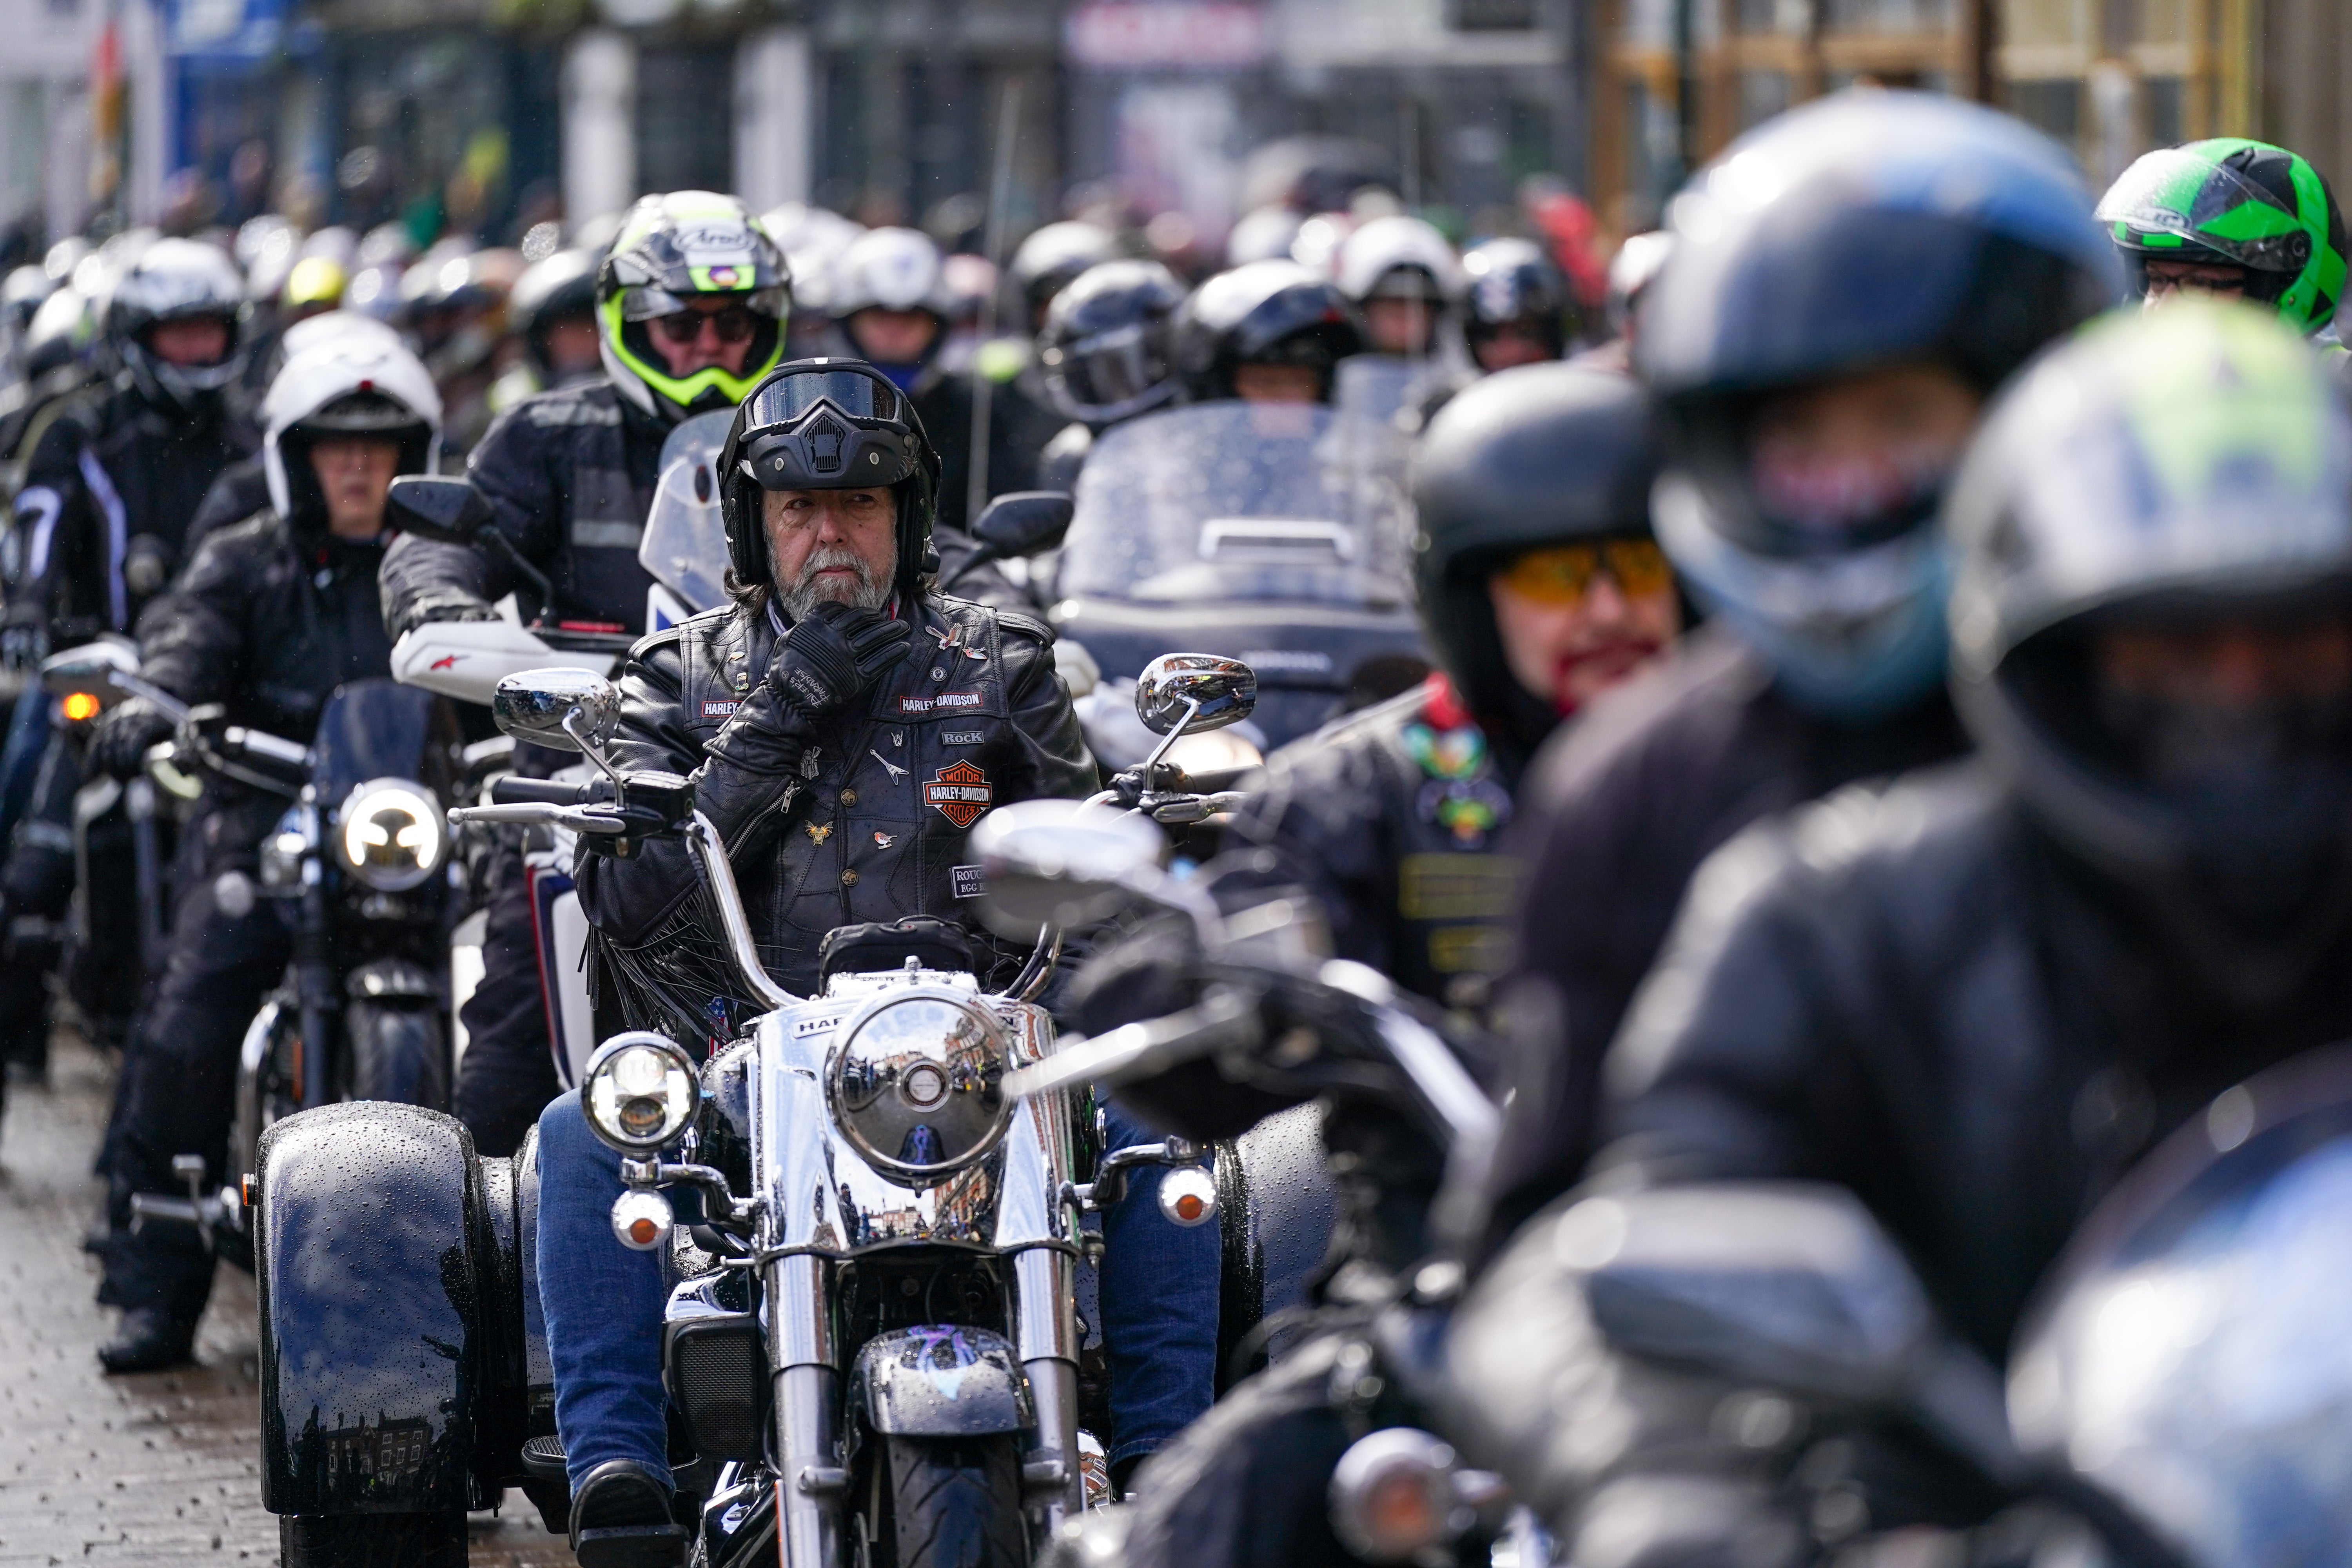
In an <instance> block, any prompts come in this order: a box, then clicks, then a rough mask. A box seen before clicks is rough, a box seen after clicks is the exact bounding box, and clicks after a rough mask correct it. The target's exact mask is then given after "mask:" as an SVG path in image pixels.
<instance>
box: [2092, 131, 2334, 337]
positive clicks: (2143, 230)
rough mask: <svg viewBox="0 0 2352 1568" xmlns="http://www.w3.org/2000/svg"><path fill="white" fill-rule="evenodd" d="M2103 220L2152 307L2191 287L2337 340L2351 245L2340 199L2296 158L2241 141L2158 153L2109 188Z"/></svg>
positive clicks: (2135, 288)
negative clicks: (2338, 306) (2338, 308)
mask: <svg viewBox="0 0 2352 1568" xmlns="http://www.w3.org/2000/svg"><path fill="white" fill-rule="evenodd" d="M2098 218H2099V221H2100V222H2101V223H2103V224H2105V225H2106V226H2107V229H2108V233H2109V235H2110V236H2111V237H2113V238H2114V240H2115V245H2116V250H2117V252H2119V253H2120V254H2121V256H2122V257H2123V262H2124V273H2125V277H2126V281H2127V282H2128V284H2129V287H2130V291H2131V293H2132V294H2133V295H2135V296H2137V298H2139V299H2140V300H2143V301H2145V302H2146V303H2147V305H2149V306H2154V305H2157V304H2159V303H2161V302H2162V301H2163V300H2167V299H2168V298H2170V297H2171V296H2173V295H2175V294H2178V293H2184V292H2186V293H2199V294H2213V295H2218V296H2221V297H2222V298H2226V299H2237V300H2246V301H2248V302H2249V303H2252V304H2255V305H2259V306H2261V307H2262V308H2263V309H2264V310H2273V311H2276V312H2277V314H2278V318H2279V320H2280V321H2284V322H2285V323H2286V324H2287V325H2288V326H2290V327H2293V328H2294V330H2295V331H2298V332H2300V333H2302V334H2303V335H2304V336H2305V337H2318V338H2325V339H2326V341H2327V342H2330V343H2333V342H2335V341H2336V331H2335V324H2336V303H2337V301H2339V300H2342V299H2343V298H2344V271H2345V257H2346V252H2347V249H2352V247H2347V244H2346V241H2345V235H2344V214H2343V213H2342V211H2341V210H2339V209H2338V208H2337V206H2336V193H2335V192H2334V191H2333V190H2331V189H2329V188H2328V184H2327V182H2326V180H2325V179H2323V178H2321V177H2320V174H2319V171H2318V170H2316V169H2315V168H2313V167H2312V166H2311V163H2310V161H2309V160H2308V159H2305V158H2304V157H2303V156H2301V155H2300V154H2298V153H2290V152H2288V151H2287V150H2286V149H2285V148H2284V147H2275V146H2273V145H2272V144H2271V143H2269V142H2252V141H2248V140H2247V139H2245V138H2244V137H2241V136H2219V137H2214V138H2212V139H2210V140H2209V141H2204V142H2189V143H2187V144H2186V145H2183V146H2179V147H2165V148H2159V149H2158V150H2157V151H2156V152H2153V153H2147V155H2146V156H2144V157H2142V158H2140V159H2139V160H2138V161H2137V163H2133V164H2132V166H2131V167H2130V168H2128V169H2126V170H2125V171H2124V172H2123V174H2122V176H2121V177H2120V178H2118V179H2117V180H2116V183H2115V184H2112V185H2110V186H2108V187H2107V193H2106V195H2104V196H2102V197H2100V198H2099V210H2098Z"/></svg>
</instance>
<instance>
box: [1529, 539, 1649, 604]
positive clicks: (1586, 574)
mask: <svg viewBox="0 0 2352 1568" xmlns="http://www.w3.org/2000/svg"><path fill="white" fill-rule="evenodd" d="M1603 573H1606V574H1608V575H1609V576H1610V577H1611V578H1612V580H1614V581H1615V583H1616V584H1617V587H1618V590H1619V592H1621V593H1625V594H1634V595H1647V594H1657V593H1664V592H1665V591H1667V590H1670V589H1672V588H1673V587H1674V585H1675V569H1674V567H1673V566H1671V565H1670V564H1668V563H1667V561H1666V552H1664V551H1663V550H1661V549H1659V548H1658V547H1657V545H1656V544H1655V543H1654V542H1651V541H1649V540H1646V539H1612V540H1609V541H1607V542H1604V543H1600V544H1554V545H1549V546H1547V547H1546V548H1544V549H1541V550H1530V551H1528V552H1526V553H1525V554H1523V555H1521V556H1519V557H1518V558H1517V560H1515V561H1513V562H1512V563H1510V564H1509V565H1508V566H1506V567H1505V568H1503V571H1502V573H1501V576H1502V579H1503V581H1504V582H1505V583H1506V584H1509V586H1510V589H1511V591H1512V592H1513V593H1515V594H1517V595H1520V596H1521V597H1523V598H1528V599H1533V600H1534V601H1536V603H1538V604H1539V605H1572V604H1575V603H1576V602H1577V601H1578V600H1580V599H1581V598H1583V597H1584V595H1586V594H1587V593H1589V592H1591V588H1592V580H1593V578H1595V577H1597V576H1599V575H1601V574H1603Z"/></svg>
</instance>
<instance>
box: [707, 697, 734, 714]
mask: <svg viewBox="0 0 2352 1568" xmlns="http://www.w3.org/2000/svg"><path fill="white" fill-rule="evenodd" d="M742 706H743V704H742V702H741V701H740V700H738V699H732V698H720V697H706V698H704V699H703V700H702V716H703V717H704V718H706V719H732V718H733V717H735V710H737V709H739V708H740V707H742Z"/></svg>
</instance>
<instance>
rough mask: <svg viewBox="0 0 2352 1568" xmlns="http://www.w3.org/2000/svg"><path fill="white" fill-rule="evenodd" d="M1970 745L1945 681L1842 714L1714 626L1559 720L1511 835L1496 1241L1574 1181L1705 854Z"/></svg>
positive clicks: (1492, 1236)
mask: <svg viewBox="0 0 2352 1568" xmlns="http://www.w3.org/2000/svg"><path fill="white" fill-rule="evenodd" d="M1967 750H1968V741H1967V737H1966V735H1965V734H1964V733H1963V732H1962V731H1961V729H1960V726H1959V721H1958V719H1957V718H1956V717H1955V716H1954V714H1953V712H1952V708H1951V703H1950V700H1948V698H1947V697H1946V696H1945V694H1944V693H1943V691H1942V689H1940V688H1938V689H1937V690H1936V691H1935V692H1934V693H1933V694H1932V695H1931V696H1929V697H1928V698H1927V699H1926V700H1923V701H1921V702H1918V703H1916V704H1914V705H1913V706H1912V707H1911V708H1909V709H1907V710H1903V711H1901V712H1898V713H1895V714H1893V715H1891V716H1888V717H1885V718H1883V719H1879V720H1876V721H1872V722H1869V723H1864V724H1843V723H1838V722H1834V721H1830V720H1827V719H1824V718H1822V717H1819V716H1817V715H1815V714H1812V713H1811V712H1808V711H1806V710H1802V709H1800V708H1798V707H1796V706H1795V705H1794V704H1792V703H1790V701H1789V700H1787V699H1786V698H1785V697H1783V696H1782V695H1781V694H1780V691H1779V689H1777V688H1776V687H1775V686H1774V685H1773V683H1772V680H1771V676H1770V672H1769V669H1768V668H1766V667H1765V666H1764V665H1763V664H1762V663H1761V661H1760V660H1759V659H1758V658H1756V657H1755V656H1754V655H1753V654H1751V653H1749V652H1748V650H1747V649H1746V648H1744V647H1742V646H1741V645H1740V644H1739V643H1738V641H1736V640H1735V639H1734V638H1732V637H1730V636H1729V635H1728V634H1727V633H1725V632H1722V631H1720V630H1716V629H1712V628H1706V627H1702V628H1700V629H1699V630H1698V631H1697V632H1696V633H1695V634H1693V635H1692V636H1691V637H1686V638H1685V640H1684V643H1683V646H1682V648H1681V649H1680V651H1679V652H1678V653H1677V654H1676V655H1675V658H1673V659H1672V660H1670V661H1669V662H1668V663H1667V664H1666V665H1665V666H1664V668H1660V669H1659V670H1657V671H1655V672H1654V673H1653V674H1651V675H1648V676H1645V677H1643V678H1642V679H1639V680H1636V681H1634V682H1633V683H1631V684H1629V685H1627V686H1625V687H1622V688H1621V689H1617V690H1615V691H1612V692H1610V693H1608V694H1607V695H1606V696H1604V697H1603V698H1601V700H1599V701H1597V702H1595V703H1594V704H1593V705H1592V707H1591V710H1588V711H1587V712H1586V713H1585V714H1584V715H1583V716H1582V717H1580V719H1579V720H1578V721H1577V722H1576V723H1575V724H1573V725H1570V726H1569V727H1567V728H1566V729H1564V730H1562V731H1559V733H1558V734H1556V735H1555V736H1554V737H1553V739H1552V741H1551V742H1549V744H1548V745H1547V746H1546V747H1545V748H1544V750H1543V751H1542V752H1540V753H1539V754H1538V757H1537V759H1536V761H1535V763H1534V764H1533V765H1532V766H1531V767H1530V768H1529V770H1528V776H1527V778H1526V779H1525V780H1524V781H1523V782H1522V784H1521V785H1520V788H1519V790H1518V792H1517V809H1518V820H1517V823H1515V824H1514V825H1513V826H1512V828H1511V830H1510V831H1509V832H1508V833H1507V834H1506V835H1505V849H1506V852H1507V853H1508V854H1510V855H1512V856H1514V857H1515V858H1517V860H1518V862H1519V865H1520V867H1521V872H1522V875H1523V878H1524V881H1523V882H1522V883H1521V903H1520V908H1519V910H1518V912H1517V917H1516V919H1515V921H1514V922H1513V946H1514V947H1515V948H1516V950H1517V951H1516V956H1515V958H1514V959H1513V961H1512V969H1511V973H1510V974H1509V975H1507V977H1506V978H1505V979H1504V981H1503V982H1502V984H1501V985H1500V987H1499V988H1498V992H1497V994H1498V998H1499V1000H1498V1004H1497V1018H1498V1020H1499V1021H1500V1022H1501V1023H1502V1024H1503V1025H1504V1026H1505V1030H1506V1032H1507V1034H1508V1035H1509V1037H1510V1038H1511V1041H1512V1046H1513V1058H1514V1060H1513V1067H1512V1076H1513V1085H1512V1092H1511V1096H1510V1100H1509V1102H1508V1108H1507V1110H1506V1112H1505V1116H1504V1125H1503V1133H1502V1138H1501V1142H1500V1144H1499V1146H1498V1147H1497V1149H1496V1157H1495V1167H1494V1173H1493V1175H1492V1178H1491V1181H1490V1186H1489V1189H1488V1190H1489V1193H1490V1194H1491V1198H1492V1209H1493V1215H1492V1219H1491V1222H1490V1225H1489V1227H1488V1239H1489V1240H1490V1241H1499V1240H1500V1239H1501V1237H1503V1236H1505V1235H1507V1233H1508V1232H1509V1231H1510V1230H1511V1229H1512V1228H1513V1227H1514V1226H1517V1224H1518V1223H1519V1222H1520V1221H1522V1220H1524V1219H1525V1218H1526V1217H1527V1216H1528V1215H1530V1214H1532V1213H1534V1212H1535V1211H1536V1210H1537V1209H1538V1208H1539V1207H1541V1206H1542V1205H1544V1204H1546V1203H1548V1202H1549V1201H1550V1200H1551V1199H1552V1198H1553V1197H1556V1196H1558V1195H1559V1194H1560V1193H1563V1192H1565V1191H1567V1190H1568V1189H1569V1188H1570V1186H1572V1185H1573V1184H1575V1182H1576V1179H1577V1177H1578V1176H1579V1175H1580V1173H1581V1172H1582V1170H1583V1167H1584V1163H1585V1161H1586V1160H1587V1159H1589V1158H1590V1157H1591V1152H1592V1148H1593V1143H1592V1113H1593V1109H1594V1105H1595V1100H1596V1082H1597V1075H1598V1073H1599V1071H1600V1064H1601V1056H1602V1054H1603V1053H1604V1052H1605V1051H1606V1050H1607V1049H1608V1047H1609V1042H1610V1041H1611V1040H1612V1039H1613V1038H1614V1037H1615V1036H1616V1033H1617V1028H1618V1025H1619V1023H1620V1022H1621V1021H1622V1018H1623V1016H1624V1013H1625V1008H1626V1005H1627V1004H1628V1003H1629V1002H1630V1001H1631V1000H1632V998H1633V992H1634V988H1635V987H1636V986H1638V985H1639V984H1641V982H1642V978H1643V975H1645V974H1647V973H1649V971H1650V966H1651V964H1652V963H1654V961H1655V960H1656V958H1657V954H1658V950H1659V947H1660V945H1661V944H1662V943H1663V942H1664V940H1665V936H1666V932H1667V931H1668V930H1669V929H1670V928H1671V926H1672V924H1673V921H1674V919H1675V910H1677V909H1678V908H1680V907H1681V904H1682V900H1683V892H1684V889H1685V887H1686V886H1687V885H1688V884H1689V881H1690V878H1691V875H1692V873H1693V872H1695V871H1696V870H1697V868H1698V867H1699V864H1700V862H1701V861H1703V860H1705V859H1706V857H1707V856H1708V855H1709V854H1711V853H1712V852H1713V851H1714V850H1715V849H1716V848H1717V847H1719V846H1720V845H1722V844H1723V843H1724V842H1726V841H1727V840H1728V839H1729V838H1730V837H1732V836H1733V835H1735V834H1737V833H1738V832H1739V831H1740V829H1742V828H1744V827H1746V826H1748V825H1749V824H1750V823H1753V822H1755V821H1757V820H1759V818H1762V817H1765V816H1772V815H1774V814H1776V813H1779V812H1783V811H1787V810H1790V809H1791V808H1792V807H1795V806H1797V805H1802V804H1803V803H1804V802H1806V801H1809V800H1812V799H1815V798H1817V797H1819V796H1821V795H1825V794H1827V793H1828V792H1829V791H1831V790H1833V789H1837V788H1840V787H1842V786H1843V785H1846V784H1852V783H1853V782H1855V781H1856V780H1860V779H1867V778H1883V777H1888V776H1892V775H1894V774H1895V773H1904V772H1906V771H1908V770H1910V769H1913V768H1919V767H1927V766H1932V765H1934V764H1936V763H1941V762H1946V761H1948V760H1950V759H1951V758H1954V757H1957V756H1958V755H1961V754H1962V753H1963V752H1966V751H1967Z"/></svg>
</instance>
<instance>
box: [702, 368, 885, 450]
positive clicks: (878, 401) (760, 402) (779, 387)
mask: <svg viewBox="0 0 2352 1568" xmlns="http://www.w3.org/2000/svg"><path fill="white" fill-rule="evenodd" d="M819 403H830V404H832V405H834V407H835V408H836V409H838V410H840V411H841V412H842V413H844V414H845V415H847V416H849V417H850V418H852V419H887V420H899V421H903V420H904V419H905V417H906V416H905V414H904V413H903V412H902V406H903V405H902V404H901V402H900V399H899V396H898V388H897V387H894V386H892V385H891V384H889V383H888V382H887V381H885V380H883V379H882V378H881V377H880V376H878V375H872V374H866V373H865V372H863V371H855V370H804V371H796V372H793V374H789V375H781V376H778V377H777V378H776V379H775V380H773V381H771V382H769V383H768V384H766V385H764V386H761V387H760V388H758V389H757V390H755V391H754V392H753V393H752V394H751V400H750V402H748V403H747V404H745V405H744V408H743V422H742V426H741V427H742V429H743V430H744V432H745V433H746V434H747V435H748V434H749V433H750V432H751V431H754V430H766V429H772V428H773V427H775V426H781V425H792V424H795V423H797V422H798V421H799V420H800V419H801V418H802V417H803V416H805V415H806V414H807V413H808V411H809V410H810V409H812V408H814V407H815V406H816V405H818V404H819Z"/></svg>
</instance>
